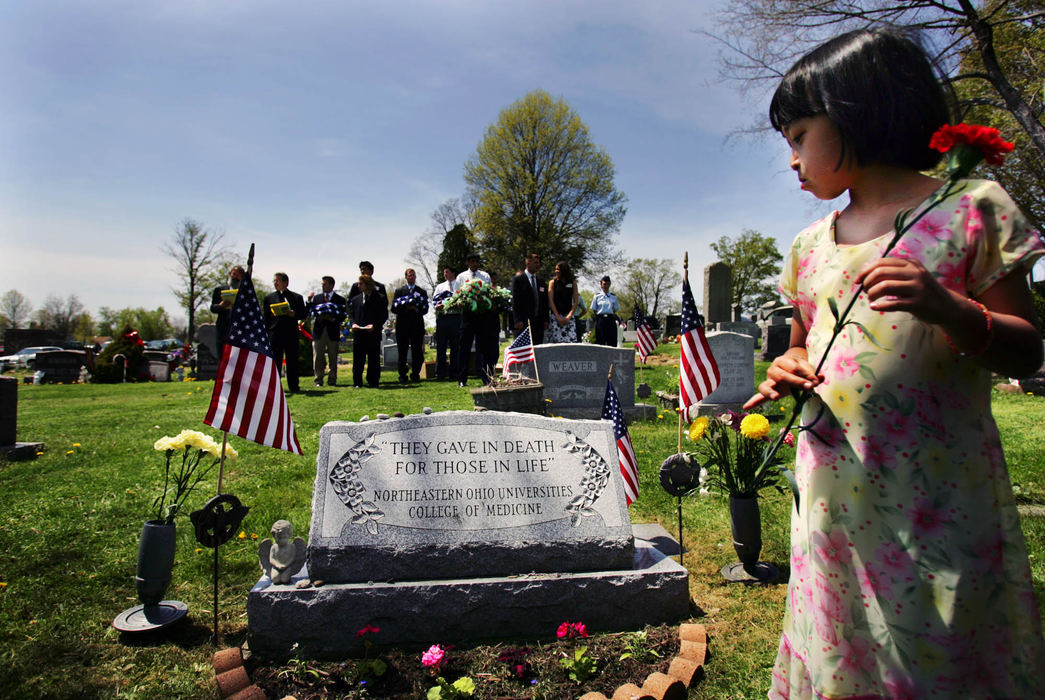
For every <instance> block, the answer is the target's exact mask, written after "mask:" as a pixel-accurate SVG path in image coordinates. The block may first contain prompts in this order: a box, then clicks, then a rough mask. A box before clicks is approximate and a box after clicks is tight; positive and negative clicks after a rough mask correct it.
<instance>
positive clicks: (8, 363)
mask: <svg viewBox="0 0 1045 700" xmlns="http://www.w3.org/2000/svg"><path fill="white" fill-rule="evenodd" d="M51 350H61V348H59V347H56V346H54V345H39V346H35V347H31V348H22V349H21V350H19V351H18V352H16V353H14V354H13V355H4V356H3V357H0V369H11V368H13V367H32V363H33V360H35V359H36V353H38V352H49V351H51Z"/></svg>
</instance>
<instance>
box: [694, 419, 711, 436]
mask: <svg viewBox="0 0 1045 700" xmlns="http://www.w3.org/2000/svg"><path fill="white" fill-rule="evenodd" d="M710 422H711V419H709V418H708V417H707V416H700V417H699V418H697V419H696V420H695V421H693V422H692V423H690V424H689V439H690V440H692V441H693V442H700V440H701V438H703V437H704V433H706V432H707V431H708V423H710Z"/></svg>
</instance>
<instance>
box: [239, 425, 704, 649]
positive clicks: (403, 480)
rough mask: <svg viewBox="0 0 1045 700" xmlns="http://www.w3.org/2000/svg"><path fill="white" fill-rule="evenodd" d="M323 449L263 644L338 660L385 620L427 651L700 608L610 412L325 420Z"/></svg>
mask: <svg viewBox="0 0 1045 700" xmlns="http://www.w3.org/2000/svg"><path fill="white" fill-rule="evenodd" d="M319 444H320V446H319V455H318V457H317V460H316V470H317V473H316V480H315V486H314V490H313V498H312V520H311V529H310V535H309V542H308V559H307V564H306V567H305V568H303V569H302V571H301V572H299V574H298V575H297V576H295V577H294V584H295V585H276V584H273V583H272V582H271V581H270V580H269V579H268V577H262V579H261V581H259V583H258V585H257V586H255V587H254V589H253V590H252V591H251V593H250V595H249V596H248V601H247V614H248V625H249V628H250V629H249V636H250V646H251V650H252V651H253V652H256V653H259V654H262V655H266V654H276V655H279V654H286V653H287V652H288V651H289V648H290V645H291V644H294V643H297V644H298V652H299V653H301V654H304V655H306V656H328V657H338V656H341V655H344V654H345V653H351V652H353V651H358V650H359V649H360V648H361V640H360V639H359V638H357V637H356V636H355V634H354V633H355V630H357V629H360V628H361V627H363V626H364V625H365V624H368V623H370V622H372V621H375V620H379V621H380V626H381V640H382V643H394V644H429V643H435V642H439V643H446V642H448V641H463V640H469V639H483V638H491V637H506V636H522V637H525V636H528V635H534V634H536V635H539V636H547V635H548V634H549V632H550V631H551V630H554V629H555V627H556V626H557V625H558V624H559V623H560V622H561V621H562V620H564V619H583V620H584V621H585V622H586V623H587V624H588V625H589V626H590V627H592V628H593V629H599V628H602V629H627V628H629V627H630V626H641V625H645V624H650V623H653V622H654V621H658V622H659V621H666V620H669V619H677V618H678V617H684V616H685V615H686V614H688V598H689V594H688V580H687V574H686V571H685V569H683V568H682V567H680V566H679V565H678V564H676V563H675V562H673V561H671V560H670V559H667V558H666V557H665V556H664V555H663V554H661V553H660V552H659V551H658V550H657V549H655V548H653V547H651V546H649V545H647V544H644V543H642V542H637V541H636V539H635V535H634V532H633V530H632V526H631V523H630V520H629V518H628V511H627V508H626V506H625V499H624V492H623V485H622V481H621V478H620V473H619V467H618V464H617V453H616V443H615V440H614V438H613V430H612V426H611V425H610V423H609V422H608V421H586V420H585V421H580V420H564V419H558V420H556V419H551V418H543V417H537V416H531V415H526V414H518V413H499V412H493V411H487V412H479V413H476V412H466V411H449V412H444V413H436V414H431V415H415V416H407V417H405V418H399V419H387V420H378V421H367V422H362V423H351V422H334V423H327V424H326V425H325V426H323V428H322V430H321V431H320V440H319ZM664 534H665V535H666V533H664ZM304 580H311V581H312V582H315V581H320V580H321V581H322V586H320V587H318V588H316V587H305V588H297V587H296V584H297V582H298V581H304ZM463 611H467V614H462V613H463Z"/></svg>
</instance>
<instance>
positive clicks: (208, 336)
mask: <svg viewBox="0 0 1045 700" xmlns="http://www.w3.org/2000/svg"><path fill="white" fill-rule="evenodd" d="M196 340H198V341H199V345H197V346H196V379H216V378H217V376H218V363H219V361H220V359H221V358H220V357H219V356H218V329H217V327H216V326H215V325H214V324H213V323H204V324H201V325H200V327H199V328H197V329H196Z"/></svg>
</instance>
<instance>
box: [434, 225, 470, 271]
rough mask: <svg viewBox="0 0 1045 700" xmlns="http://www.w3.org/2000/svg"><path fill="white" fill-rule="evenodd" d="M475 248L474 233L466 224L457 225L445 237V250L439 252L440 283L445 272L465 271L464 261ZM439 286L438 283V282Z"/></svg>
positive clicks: (437, 266)
mask: <svg viewBox="0 0 1045 700" xmlns="http://www.w3.org/2000/svg"><path fill="white" fill-rule="evenodd" d="M474 248H475V239H474V238H473V237H472V232H471V231H470V230H469V229H468V227H467V226H466V225H464V224H457V225H456V226H454V227H453V228H452V229H450V230H449V231H447V232H446V235H445V236H443V248H442V250H441V251H440V252H439V260H438V262H437V264H436V268H437V269H438V271H439V280H438V281H439V282H442V281H443V270H444V269H445V268H448V267H449V268H450V269H451V270H454V271H455V272H458V273H460V272H461V271H463V270H464V259H465V257H467V256H468V253H469V252H470V251H472V250H473V249H474ZM437 284H438V282H437Z"/></svg>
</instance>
